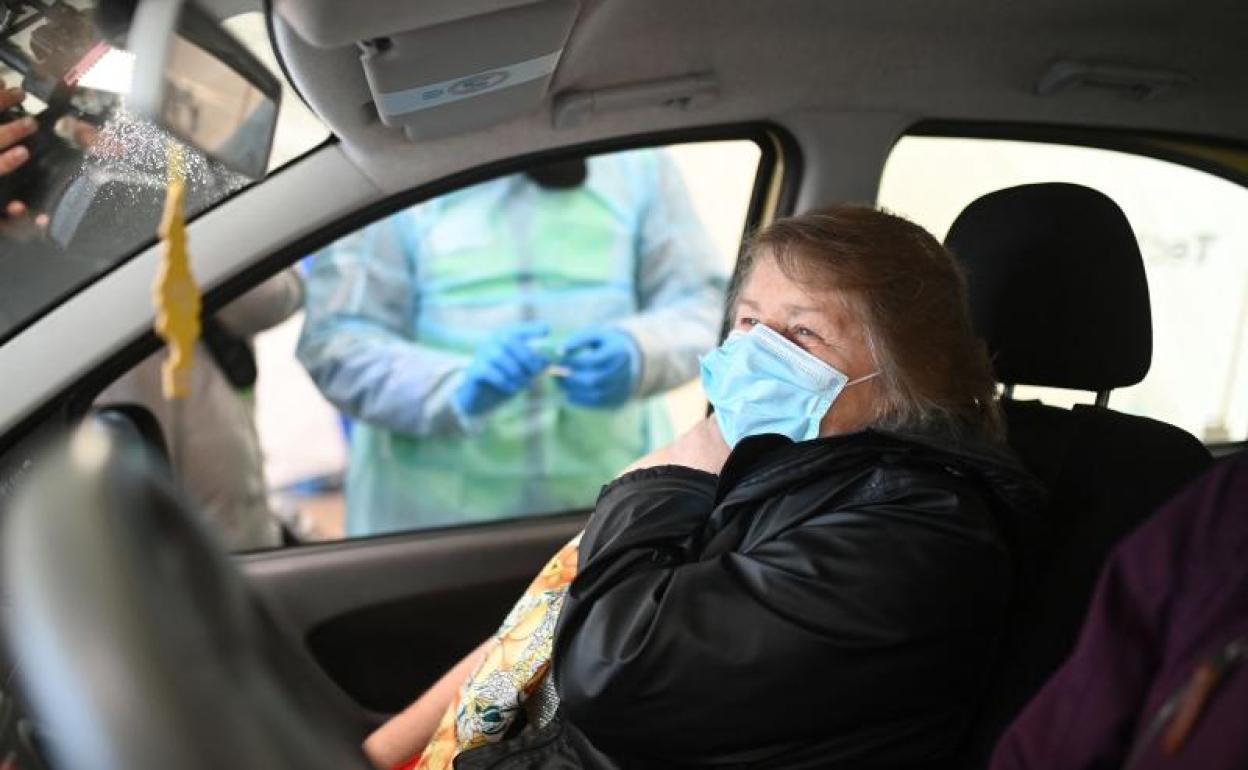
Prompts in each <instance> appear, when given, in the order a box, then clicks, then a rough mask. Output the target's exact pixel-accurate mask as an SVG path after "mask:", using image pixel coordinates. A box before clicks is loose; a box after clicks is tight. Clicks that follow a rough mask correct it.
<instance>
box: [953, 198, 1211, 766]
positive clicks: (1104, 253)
mask: <svg viewBox="0 0 1248 770" xmlns="http://www.w3.org/2000/svg"><path fill="white" fill-rule="evenodd" d="M946 245H947V246H948V247H949V248H950V249H951V250H952V251H953V252H954V254H955V255H957V256H958V257H959V258H960V259H961V261H962V262H963V264H964V265H965V267H966V271H967V280H968V291H969V301H970V306H971V313H972V318H973V321H974V324H975V327H976V330H977V331H978V333H979V334H980V335H981V336H982V337H983V338H984V340H985V341H986V342H987V344H988V347H989V351H990V353H991V355H992V357H993V367H994V370H995V373H996V377H997V380H998V381H999V382H1001V383H1002V384H1003V385H1004V388H1005V390H1004V398H1003V406H1004V411H1005V417H1006V422H1007V426H1008V430H1009V443H1010V445H1011V446H1012V447H1013V448H1014V450H1015V452H1016V453H1017V454H1018V455H1019V457H1020V458H1021V459H1022V461H1023V463H1024V464H1025V465H1026V466H1027V467H1028V468H1029V469H1030V470H1031V471H1032V473H1034V474H1035V475H1036V476H1038V477H1039V478H1040V479H1041V480H1042V481H1044V482H1045V484H1046V485H1047V486H1048V488H1049V491H1050V498H1049V501H1048V505H1047V516H1048V517H1049V522H1048V523H1049V526H1050V527H1051V538H1050V539H1049V541H1048V542H1047V543H1034V544H1025V547H1027V548H1029V549H1031V551H1030V552H1029V553H1028V555H1029V556H1031V557H1032V558H1033V560H1034V562H1035V571H1034V576H1035V577H1034V580H1033V581H1032V583H1031V585H1030V586H1027V587H1024V588H1023V594H1022V595H1021V596H1020V597H1019V602H1018V605H1017V606H1018V608H1019V611H1018V613H1017V616H1016V622H1015V624H1014V627H1013V628H1012V629H1011V631H1010V633H1009V634H1008V635H1007V638H1006V639H1005V640H1004V642H1003V645H1002V648H1001V651H1000V653H1001V654H1000V657H999V659H998V660H997V661H996V663H995V664H994V669H993V671H992V678H991V681H990V684H989V691H988V694H987V700H986V705H985V711H984V713H983V715H982V717H981V719H980V721H979V723H978V724H977V725H976V726H975V728H974V730H973V734H972V735H971V736H970V737H969V741H968V743H967V745H966V753H965V756H964V759H965V761H963V762H961V763H960V765H961V766H962V767H968V768H969V767H979V766H983V764H985V762H986V759H987V755H988V753H989V752H990V751H991V748H992V745H993V744H994V743H995V740H996V738H997V736H999V735H1000V733H1001V732H1002V731H1003V730H1004V728H1005V727H1006V726H1007V725H1008V723H1009V722H1010V721H1011V720H1012V719H1013V717H1014V716H1015V715H1016V714H1017V713H1018V711H1019V710H1020V709H1021V707H1022V706H1023V705H1024V704H1025V703H1026V701H1027V700H1028V699H1029V698H1030V697H1031V696H1032V695H1034V694H1035V692H1036V691H1037V690H1038V689H1039V688H1040V686H1041V685H1042V684H1043V683H1044V681H1045V680H1046V679H1047V678H1048V676H1049V675H1050V674H1051V673H1052V672H1053V671H1054V670H1055V669H1056V668H1057V666H1058V665H1059V664H1060V663H1061V662H1062V661H1063V660H1064V658H1065V657H1066V656H1067V655H1068V654H1069V652H1070V650H1071V649H1072V647H1073V645H1074V642H1075V637H1076V635H1077V633H1078V630H1079V627H1080V625H1081V624H1082V620H1083V616H1084V613H1085V611H1086V609H1087V606H1088V603H1089V600H1090V598H1091V593H1092V590H1093V587H1094V584H1095V581H1096V578H1097V575H1098V573H1099V571H1100V569H1101V565H1102V564H1103V562H1104V561H1105V557H1106V555H1107V553H1108V551H1109V549H1110V548H1111V547H1112V546H1113V544H1114V543H1115V542H1116V541H1118V540H1119V539H1120V538H1121V537H1122V536H1123V535H1125V534H1126V533H1128V532H1129V531H1131V530H1132V529H1134V528H1135V527H1136V526H1137V525H1138V524H1140V523H1141V522H1142V521H1143V520H1144V519H1146V518H1147V517H1148V516H1149V515H1150V514H1151V513H1152V512H1153V511H1154V510H1155V509H1156V508H1157V507H1158V506H1160V505H1161V504H1162V503H1163V502H1165V501H1166V500H1167V499H1168V498H1169V497H1170V496H1171V495H1173V494H1174V493H1176V492H1177V491H1178V490H1179V489H1180V488H1181V487H1182V486H1183V485H1184V484H1185V483H1186V482H1187V481H1189V480H1190V479H1192V478H1194V477H1195V476H1196V475H1198V474H1199V473H1200V472H1201V471H1202V470H1204V469H1205V468H1206V467H1207V466H1208V465H1209V464H1210V462H1211V458H1210V455H1209V452H1208V450H1206V449H1205V447H1204V446H1203V445H1202V444H1201V443H1200V442H1199V441H1197V440H1196V438H1194V437H1193V436H1192V435H1190V434H1188V433H1186V432H1185V431H1183V430H1180V429H1179V428H1176V427H1174V426H1172V425H1168V424H1166V423H1163V422H1158V421H1156V420H1151V419H1147V418H1144V417H1136V416H1131V415H1126V414H1122V413H1119V412H1115V411H1113V410H1111V409H1109V408H1108V406H1107V403H1108V399H1109V393H1110V391H1111V390H1113V389H1114V388H1121V387H1126V386H1129V385H1134V384H1135V383H1137V382H1139V381H1140V380H1142V379H1143V378H1144V375H1145V374H1147V373H1148V369H1149V366H1150V364H1151V359H1152V322H1151V317H1150V307H1149V297H1148V284H1147V281H1146V279H1145V274H1144V264H1143V260H1142V259H1141V257H1140V249H1139V246H1138V244H1137V243H1136V239H1135V235H1134V234H1133V233H1132V230H1131V226H1130V224H1129V223H1128V222H1127V219H1126V217H1125V216H1124V215H1123V213H1122V211H1121V209H1119V208H1118V206H1117V204H1115V203H1114V202H1113V201H1112V200H1110V199H1109V198H1108V197H1106V196H1105V195H1102V194H1101V193H1099V192H1097V191H1095V190H1091V189H1089V188H1086V187H1081V186H1079V185H1072V184H1033V185H1025V186H1021V187H1013V188H1010V189H1006V190H1000V191H998V192H994V193H990V194H988V195H985V196H983V197H982V198H980V199H978V200H976V201H975V202H974V203H972V204H971V205H970V206H968V207H967V208H966V210H964V211H963V212H962V214H961V215H960V216H959V217H958V218H957V220H956V221H955V222H954V224H953V227H952V228H951V229H950V231H949V235H948V237H947V238H946ZM1016 385H1040V386H1048V387H1055V388H1068V389H1074V390H1083V391H1094V392H1095V393H1096V394H1097V395H1096V404H1095V405H1081V406H1076V407H1074V408H1073V409H1064V408H1058V407H1053V406H1046V405H1044V404H1041V403H1040V402H1038V401H1017V400H1014V399H1013V398H1012V395H1013V389H1014V386H1016Z"/></svg>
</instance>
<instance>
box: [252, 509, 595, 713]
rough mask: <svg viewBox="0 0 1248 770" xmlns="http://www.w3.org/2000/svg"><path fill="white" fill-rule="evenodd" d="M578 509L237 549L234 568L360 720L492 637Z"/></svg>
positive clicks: (401, 699)
mask: <svg viewBox="0 0 1248 770" xmlns="http://www.w3.org/2000/svg"><path fill="white" fill-rule="evenodd" d="M584 523H585V516H584V515H578V514H571V515H562V516H548V517H540V518H532V519H524V520H513V521H507V522H500V523H495V524H488V525H482V526H473V527H460V528H455V529H445V530H439V531H432V532H421V533H416V534H411V535H402V536H391V537H383V538H370V539H365V540H356V541H348V542H342V543H334V544H326V545H310V546H303V547H300V548H293V549H286V550H281V551H270V552H262V553H255V554H246V555H241V556H239V557H237V564H238V565H239V567H240V568H241V569H242V571H243V573H244V574H245V575H246V576H247V578H248V579H249V581H250V582H251V584H252V585H253V586H254V588H255V589H256V591H257V592H258V593H259V595H260V596H261V597H262V599H263V600H264V601H265V603H266V604H267V605H268V606H269V608H270V609H271V611H272V612H273V613H274V614H275V615H276V617H277V619H278V620H279V622H280V624H281V625H282V626H283V627H284V628H285V629H286V630H287V631H288V632H289V634H290V635H291V636H292V638H293V640H294V641H295V642H296V643H297V644H298V645H299V647H300V650H301V654H303V653H306V654H308V655H309V656H310V657H311V659H312V660H313V661H315V663H316V665H317V666H318V667H319V668H320V669H321V670H322V671H324V672H325V674H326V675H327V677H328V678H329V680H331V681H332V682H333V683H334V684H335V685H336V686H337V687H338V688H339V689H340V690H341V691H342V692H344V693H345V694H346V695H347V696H349V698H350V700H351V702H352V704H353V708H355V710H356V716H357V717H358V719H359V721H360V722H361V723H362V724H365V725H368V724H373V723H376V722H377V721H378V720H379V719H380V715H381V714H385V713H390V712H394V711H397V710H399V709H401V708H402V707H403V706H404V705H406V704H407V703H408V702H410V701H411V700H413V699H414V698H415V697H416V696H418V695H419V694H420V693H422V692H423V691H424V690H425V689H426V688H428V687H429V686H430V685H431V684H433V683H434V682H435V681H436V680H437V678H438V677H439V676H441V675H442V673H444V672H445V671H446V670H447V669H448V668H449V667H450V666H452V665H453V664H454V663H456V662H457V661H458V660H459V659H460V658H462V657H463V656H464V655H465V654H467V653H468V652H470V651H471V650H472V649H474V648H475V647H476V646H477V645H479V644H480V643H481V642H482V641H483V640H484V639H485V638H486V637H487V636H488V635H489V634H491V633H493V632H494V631H495V630H496V629H497V627H498V624H499V623H500V622H501V621H502V619H503V617H504V615H505V614H506V612H507V611H508V610H509V609H510V608H511V605H512V604H513V603H514V602H515V601H516V599H517V598H518V597H519V596H520V594H521V593H522V592H523V591H524V589H525V588H526V587H527V586H528V584H529V582H530V581H531V580H532V579H533V577H534V576H535V575H536V574H537V572H538V570H539V569H540V568H541V566H542V565H543V564H544V563H545V561H546V559H548V558H549V557H550V556H551V555H553V554H554V553H555V552H556V551H557V550H558V549H559V548H560V547H561V546H562V545H564V544H565V543H566V542H567V541H568V540H570V539H571V538H572V537H573V536H574V535H575V534H576V533H577V532H579V531H580V530H581V528H582V527H583V526H584Z"/></svg>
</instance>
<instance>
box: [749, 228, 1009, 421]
mask: <svg viewBox="0 0 1248 770" xmlns="http://www.w3.org/2000/svg"><path fill="white" fill-rule="evenodd" d="M766 257H770V258H773V259H775V260H776V264H777V266H778V267H779V268H780V270H781V272H783V273H784V274H785V276H787V277H788V278H789V279H790V280H792V281H795V282H797V283H799V284H801V285H803V286H806V287H809V288H810V289H811V290H812V291H816V292H818V291H826V290H832V289H834V290H839V291H842V292H844V293H845V294H846V295H847V296H848V298H849V299H850V302H851V305H852V309H853V310H854V312H856V313H857V314H858V316H859V320H860V321H861V322H862V323H863V326H864V327H865V329H866V333H867V340H868V343H869V344H870V345H871V348H872V352H873V353H874V355H875V360H876V364H877V365H878V366H879V369H880V379H881V381H882V385H883V390H884V398H883V400H882V402H881V404H880V408H879V411H878V413H877V415H876V419H875V420H874V421H873V423H872V424H873V425H875V426H878V427H886V428H894V429H903V430H904V429H924V428H927V427H938V426H939V427H947V428H951V429H954V430H957V431H965V430H967V429H968V428H969V429H970V430H972V431H973V432H975V433H977V434H979V435H980V436H983V437H985V438H988V439H991V440H1001V439H1002V437H1003V432H1004V431H1003V428H1002V419H1001V413H1000V409H999V407H998V405H997V399H996V385H995V382H994V380H993V376H992V367H991V365H990V364H989V361H988V354H987V350H986V348H985V346H984V344H983V342H982V341H981V340H980V339H979V338H978V337H976V336H975V333H974V331H973V330H972V328H971V321H970V312H969V310H968V308H967V304H966V279H965V277H964V276H963V274H962V270H961V268H960V266H959V265H958V263H957V261H956V260H955V259H954V257H953V255H952V254H950V253H949V251H948V249H946V248H945V247H944V246H942V245H940V243H939V242H938V241H937V240H936V239H935V238H933V237H932V236H931V234H929V233H928V232H927V231H926V230H924V229H923V228H921V227H919V226H918V225H916V224H914V223H913V222H909V221H907V220H905V219H902V218H901V217H899V216H895V215H893V214H889V213H887V212H884V211H879V210H876V209H872V208H868V207H865V206H853V205H838V206H831V207H828V208H824V209H820V210H816V211H811V212H809V213H807V214H802V215H801V216H796V217H790V218H788V219H781V220H777V221H776V222H773V223H772V224H771V225H769V226H767V227H766V228H764V229H762V230H761V231H759V232H758V233H757V234H756V235H754V236H753V237H752V238H751V239H750V240H749V242H748V243H747V244H746V249H745V252H744V255H743V257H742V265H741V270H740V271H739V273H738V276H737V282H736V284H735V286H734V291H733V296H732V298H731V306H733V307H734V308H735V305H736V299H737V292H738V289H739V287H740V286H741V284H742V283H744V281H745V279H746V278H747V277H748V276H749V274H750V271H751V270H752V269H753V267H754V265H755V264H757V263H758V261H759V260H760V259H762V258H766Z"/></svg>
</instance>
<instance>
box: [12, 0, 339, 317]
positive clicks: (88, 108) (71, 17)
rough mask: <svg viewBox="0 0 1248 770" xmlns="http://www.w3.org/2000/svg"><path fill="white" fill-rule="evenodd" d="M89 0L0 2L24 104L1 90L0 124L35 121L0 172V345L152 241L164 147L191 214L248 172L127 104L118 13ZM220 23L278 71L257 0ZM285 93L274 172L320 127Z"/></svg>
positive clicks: (323, 133)
mask: <svg viewBox="0 0 1248 770" xmlns="http://www.w3.org/2000/svg"><path fill="white" fill-rule="evenodd" d="M123 5H124V4H123ZM95 6H96V2H95V0H0V80H3V87H4V88H6V89H13V88H16V87H21V88H22V89H23V91H24V92H25V97H24V98H23V99H22V100H21V101H20V103H15V102H16V96H15V94H13V93H12V92H6V93H4V94H0V99H3V102H2V103H0V107H2V108H3V109H0V126H5V125H8V126H12V125H14V124H16V123H17V122H18V121H21V120H22V119H23V118H27V117H33V118H34V119H35V121H36V126H37V128H36V129H35V131H34V133H33V134H29V135H27V136H25V137H24V138H23V139H21V140H20V144H23V145H25V147H26V148H27V153H25V154H26V155H27V156H28V158H27V160H25V162H23V163H22V164H21V165H20V166H19V167H17V168H16V169H14V170H12V171H10V172H9V173H0V342H3V341H4V340H6V339H8V338H9V337H11V336H12V335H13V334H15V333H16V332H17V331H19V330H20V329H21V328H23V327H24V326H25V325H27V324H29V323H30V322H32V321H33V320H35V319H37V318H38V317H39V316H40V315H41V314H43V313H45V312H47V311H48V310H50V309H51V308H52V307H54V306H55V305H56V304H57V303H58V302H60V301H62V300H63V299H65V298H66V297H68V296H69V295H71V294H72V293H73V292H74V291H76V290H77V289H79V288H81V287H83V286H85V285H87V284H88V283H90V282H91V281H92V280H93V279H95V278H97V277H99V276H101V275H102V274H104V273H105V272H107V271H109V270H111V269H112V268H114V267H116V266H117V265H118V264H120V263H121V262H123V261H124V260H125V259H126V258H128V257H129V256H131V255H133V254H135V253H136V252H137V251H138V250H140V249H141V248H142V247H144V246H146V245H148V244H150V243H151V242H152V241H153V240H154V239H155V236H156V230H157V226H158V224H159V221H160V218H161V215H162V212H163V208H164V201H165V191H166V179H167V159H168V157H169V156H170V151H171V147H173V146H177V147H179V148H181V151H182V155H183V158H184V168H185V172H186V176H185V178H186V214H187V216H188V217H193V216H195V215H197V214H199V213H201V212H203V211H204V210H206V209H208V208H209V207H211V206H212V205H214V204H216V203H218V202H220V201H221V200H223V199H224V198H226V197H227V196H229V195H230V194H232V193H234V192H236V191H237V190H239V189H241V188H242V187H244V186H246V185H247V184H248V183H249V180H248V179H247V178H246V177H243V176H242V175H240V174H237V173H234V172H233V171H230V170H229V169H227V168H225V167H224V166H222V165H221V164H219V163H217V162H215V161H212V160H209V159H208V158H207V157H205V156H204V155H202V154H200V153H198V152H196V151H194V150H191V149H189V148H187V147H185V146H184V145H182V144H181V143H180V142H177V141H176V140H174V139H173V138H172V137H171V136H170V135H169V134H167V133H166V132H164V131H163V130H161V129H160V128H158V127H157V126H156V125H154V124H152V123H150V122H148V121H146V120H144V119H142V118H140V117H138V116H137V115H135V114H134V113H133V112H131V111H130V110H129V109H128V108H127V104H126V98H125V95H124V93H125V90H126V87H127V84H128V81H129V75H128V72H127V67H126V65H127V64H128V63H130V62H132V58H131V57H130V56H129V55H128V54H127V53H125V52H124V51H123V50H122V49H121V48H120V47H119V45H118V43H119V41H120V40H121V39H122V38H123V31H121V30H119V29H116V28H114V27H116V26H123V27H124V20H123V21H122V24H121V25H116V24H114V23H113V20H112V19H111V18H110V16H109V15H108V14H107V13H102V12H100V11H99V10H97V8H96V7H95ZM258 6H259V3H257V7H258ZM107 7H108V6H105V8H107ZM225 26H226V28H227V29H229V30H230V31H231V32H232V33H233V34H234V35H235V36H236V37H237V38H238V39H239V40H240V41H242V42H243V43H244V44H245V45H247V46H248V47H249V48H250V49H251V50H252V52H253V53H255V54H256V55H257V57H258V58H259V59H260V60H261V61H263V62H264V63H265V64H267V65H268V66H269V69H270V71H272V72H273V73H274V74H279V69H278V67H277V66H276V62H275V61H274V57H273V52H272V50H271V49H270V46H269V39H268V35H267V29H266V26H265V19H264V16H263V14H262V13H261V12H260V11H259V10H256V11H254V12H250V13H245V14H242V15H240V16H236V17H233V18H231V19H229V20H227V21H226V23H225ZM283 90H284V91H285V93H284V94H283V99H282V105H281V107H282V109H281V113H280V114H279V120H278V128H277V134H276V136H275V137H274V147H273V152H272V156H271V162H270V164H269V168H270V170H272V169H273V168H274V167H276V166H277V165H280V164H281V163H284V162H287V161H289V160H291V159H293V158H294V157H297V156H299V155H301V154H303V153H304V152H306V151H307V150H308V149H310V148H312V147H314V146H316V145H318V144H320V143H321V142H322V141H324V140H325V139H326V137H327V136H328V131H327V130H326V129H325V128H324V126H323V125H322V124H321V123H320V122H319V121H318V120H316V118H315V117H313V116H312V115H311V113H310V112H308V111H307V109H306V108H305V107H304V106H303V104H302V103H301V102H300V100H299V97H298V96H297V95H295V94H293V93H291V92H290V90H289V87H288V86H286V84H285V83H284V82H283ZM16 144H17V143H14V142H12V141H11V140H10V142H9V143H8V145H9V146H0V154H2V153H4V151H5V150H6V149H11V147H12V146H16ZM0 157H2V155H0ZM0 167H2V166H0Z"/></svg>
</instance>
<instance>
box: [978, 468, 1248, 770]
mask: <svg viewBox="0 0 1248 770" xmlns="http://www.w3.org/2000/svg"><path fill="white" fill-rule="evenodd" d="M1245 657H1248V453H1240V454H1239V455H1237V456H1235V457H1234V458H1232V459H1228V460H1226V461H1223V462H1222V463H1220V464H1219V465H1217V466H1215V467H1214V468H1213V469H1212V470H1211V471H1210V472H1209V473H1207V474H1206V475H1205V476H1203V477H1202V478H1200V479H1199V480H1197V481H1196V482H1194V483H1193V484H1192V485H1191V486H1190V487H1188V488H1187V489H1186V490H1185V491H1184V492H1182V493H1181V494H1180V495H1179V496H1178V497H1176V498H1174V499H1173V500H1172V501H1170V503H1168V504H1167V505H1166V506H1165V507H1163V508H1162V509H1161V510H1160V511H1159V512H1158V514H1157V515H1156V516H1154V517H1153V518H1152V519H1151V520H1150V521H1149V522H1148V523H1147V524H1145V525H1144V526H1142V527H1140V529H1138V530H1137V531H1136V532H1135V533H1133V534H1132V535H1131V536H1129V537H1128V538H1127V539H1125V540H1124V541H1123V542H1122V543H1120V544H1119V545H1118V547H1117V548H1116V549H1115V550H1114V552H1113V553H1112V554H1111V556H1110V559H1109V561H1108V563H1107V565H1106V567H1105V570H1104V572H1103V573H1102V574H1101V579H1100V584H1099V586H1098V587H1097V590H1096V594H1095V596H1094V598H1093V602H1092V607H1091V609H1090V610H1089V615H1088V618H1087V620H1086V621H1085V624H1084V628H1083V632H1082V634H1081V636H1080V639H1079V643H1078V645H1077V646H1076V648H1075V651H1074V653H1073V654H1072V655H1071V657H1070V658H1069V659H1068V660H1067V661H1066V663H1065V664H1064V665H1063V666H1062V668H1061V669H1059V670H1058V672H1057V673H1056V674H1055V675H1054V676H1053V678H1052V679H1050V680H1049V682H1048V684H1046V685H1045V687H1044V688H1043V689H1042V690H1041V691H1040V693H1039V694H1038V695H1037V696H1036V698H1035V699H1034V700H1032V701H1031V703H1030V704H1028V706H1027V707H1026V708H1025V709H1024V710H1023V713H1022V714H1021V715H1020V716H1019V717H1018V719H1017V720H1015V722H1014V724H1013V725H1012V726H1011V727H1010V729H1009V730H1007V731H1006V733H1005V736H1004V737H1003V738H1002V739H1001V742H1000V743H999V744H998V745H997V748H996V752H995V754H994V755H993V759H992V764H991V768H992V770H1030V769H1031V768H1037V769H1038V768H1046V769H1047V768H1063V770H1085V769H1086V770H1091V769H1092V768H1126V769H1129V770H1151V769H1152V768H1200V769H1201V770H1220V769H1221V768H1227V769H1228V770H1229V769H1230V768H1248V663H1246V662H1245Z"/></svg>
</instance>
